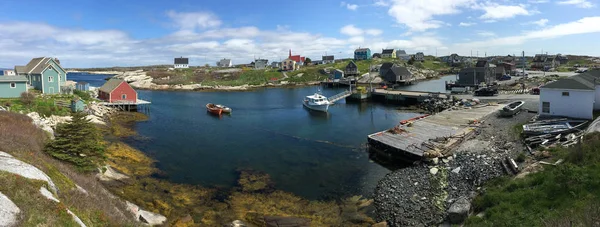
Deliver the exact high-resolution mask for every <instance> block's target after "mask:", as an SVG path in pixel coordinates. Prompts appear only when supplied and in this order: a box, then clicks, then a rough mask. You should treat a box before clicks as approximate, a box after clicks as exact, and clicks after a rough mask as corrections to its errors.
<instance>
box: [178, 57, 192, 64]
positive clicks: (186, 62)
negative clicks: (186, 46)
mask: <svg viewBox="0 0 600 227" xmlns="http://www.w3.org/2000/svg"><path fill="white" fill-rule="evenodd" d="M175 64H184V65H187V64H189V59H188V58H184V57H181V58H175Z"/></svg>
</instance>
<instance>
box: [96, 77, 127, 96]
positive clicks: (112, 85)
mask: <svg viewBox="0 0 600 227" xmlns="http://www.w3.org/2000/svg"><path fill="white" fill-rule="evenodd" d="M123 82H125V81H124V80H122V79H110V80H108V81H106V83H104V85H102V87H100V88H99V89H98V90H100V91H103V92H106V93H111V92H112V91H114V90H115V89H116V88H117V87H118V86H119V85H120V84H121V83H123Z"/></svg>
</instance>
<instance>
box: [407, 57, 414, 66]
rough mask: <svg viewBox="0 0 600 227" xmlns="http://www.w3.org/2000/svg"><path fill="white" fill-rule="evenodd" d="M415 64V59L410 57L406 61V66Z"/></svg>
mask: <svg viewBox="0 0 600 227" xmlns="http://www.w3.org/2000/svg"><path fill="white" fill-rule="evenodd" d="M414 62H415V57H410V59H408V62H407V63H408V64H409V65H412V64H413V63H414Z"/></svg>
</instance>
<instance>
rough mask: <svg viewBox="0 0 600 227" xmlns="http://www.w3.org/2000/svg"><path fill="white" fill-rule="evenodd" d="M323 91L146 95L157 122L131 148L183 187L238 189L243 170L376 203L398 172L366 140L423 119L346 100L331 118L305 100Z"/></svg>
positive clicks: (324, 194) (311, 191)
mask: <svg viewBox="0 0 600 227" xmlns="http://www.w3.org/2000/svg"><path fill="white" fill-rule="evenodd" d="M88 77H89V78H90V79H89V80H88ZM92 78H93V79H92ZM99 78H102V79H99ZM103 78H104V77H102V76H101V75H79V76H75V77H69V79H70V80H76V81H88V82H90V81H91V82H90V84H91V85H92V86H100V85H101V84H102V83H103V81H102V82H101V83H100V84H99V85H95V84H93V83H92V82H93V81H95V80H98V79H99V80H98V81H97V82H100V80H103ZM422 83H426V82H422ZM440 83H441V84H440ZM434 85H436V86H434ZM437 85H439V86H440V87H441V88H442V89H443V86H444V85H443V81H438V82H433V83H431V85H429V86H424V87H420V88H419V87H417V88H415V87H411V89H413V90H432V89H438V88H437ZM421 86H423V85H421ZM318 88H319V87H318V86H314V87H300V88H266V89H258V90H255V91H250V92H183V91H148V90H141V91H138V92H139V94H140V97H144V99H148V100H151V101H152V105H151V108H150V109H151V110H150V113H149V117H150V119H149V121H146V122H140V123H137V124H136V125H135V126H134V127H135V128H134V129H135V130H136V131H137V133H138V135H137V136H134V137H131V138H128V139H125V142H126V143H128V144H130V145H132V146H133V147H135V148H138V149H140V150H141V151H143V152H145V153H146V154H148V155H149V156H151V157H152V158H154V159H155V160H157V161H158V163H157V166H158V168H159V169H160V170H162V171H163V172H164V173H165V176H164V177H165V178H167V179H168V180H170V181H173V182H176V183H188V184H200V185H202V186H206V187H216V188H230V187H233V186H235V184H236V179H237V176H238V174H237V171H238V170H240V169H253V170H259V171H263V172H266V173H268V174H269V175H270V176H271V178H272V180H273V182H274V183H275V187H276V188H277V189H281V190H284V191H289V192H292V193H294V194H297V195H299V196H302V197H305V198H308V199H335V198H341V197H346V196H350V195H363V196H366V197H371V193H372V192H373V189H374V187H375V186H376V184H377V181H378V180H379V179H381V178H382V177H383V176H384V175H385V174H387V173H389V171H390V170H388V169H386V168H384V167H382V166H380V165H379V164H377V163H374V162H372V161H371V160H369V155H368V153H367V152H366V151H365V147H364V146H365V143H366V135H367V134H370V133H373V132H376V131H380V130H384V129H386V128H391V127H393V126H394V125H396V124H397V123H398V122H399V121H400V120H403V119H407V118H411V117H414V116H417V115H418V114H416V113H408V112H399V111H398V110H396V107H395V106H386V105H383V104H377V103H346V102H345V101H344V100H340V101H339V102H337V103H336V104H335V105H334V106H331V107H330V109H329V113H328V114H323V113H315V112H311V111H309V110H307V109H305V108H304V107H303V106H302V103H301V100H302V99H303V98H304V96H306V95H311V94H312V93H314V92H315V91H316V90H317V89H318ZM341 91H343V88H340V89H324V90H323V91H322V92H323V94H324V95H325V96H332V95H335V94H337V93H339V92H341ZM209 102H211V103H219V104H224V105H227V106H229V107H231V108H232V109H233V114H232V115H231V116H227V115H224V116H222V117H215V116H213V115H210V114H208V113H207V112H206V108H205V104H206V103H209Z"/></svg>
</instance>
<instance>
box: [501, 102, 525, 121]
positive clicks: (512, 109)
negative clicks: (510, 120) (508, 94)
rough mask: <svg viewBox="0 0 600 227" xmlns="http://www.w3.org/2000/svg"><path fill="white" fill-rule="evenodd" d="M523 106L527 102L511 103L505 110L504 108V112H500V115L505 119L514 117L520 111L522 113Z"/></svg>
mask: <svg viewBox="0 0 600 227" xmlns="http://www.w3.org/2000/svg"><path fill="white" fill-rule="evenodd" d="M523 104H525V102H524V101H520V100H519V101H514V102H511V103H509V104H508V105H506V106H505V107H504V108H502V110H500V115H501V116H503V117H510V116H513V115H515V114H517V113H518V112H519V111H521V108H522V107H523Z"/></svg>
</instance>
